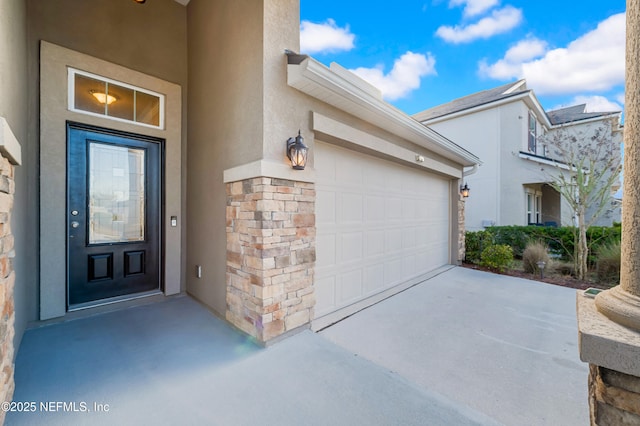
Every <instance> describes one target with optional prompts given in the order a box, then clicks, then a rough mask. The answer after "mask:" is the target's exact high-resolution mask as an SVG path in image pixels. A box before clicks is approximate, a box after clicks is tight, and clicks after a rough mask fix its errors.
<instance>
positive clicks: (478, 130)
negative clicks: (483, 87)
mask: <svg viewBox="0 0 640 426" xmlns="http://www.w3.org/2000/svg"><path fill="white" fill-rule="evenodd" d="M501 119H502V117H501V114H500V110H499V109H498V108H494V109H488V110H484V111H481V112H478V113H475V114H469V115H464V116H462V117H457V118H453V119H450V120H447V121H443V122H439V123H435V124H432V125H429V127H431V128H432V129H433V130H435V131H437V132H438V133H440V134H442V135H444V136H445V137H447V138H448V139H450V140H452V141H453V142H454V143H457V144H458V145H460V146H462V147H464V148H465V149H467V150H469V151H470V152H473V153H476V154H477V155H478V156H479V157H480V160H481V161H482V162H483V164H482V166H480V167H479V168H478V171H477V172H476V173H474V174H472V175H470V176H468V177H467V178H464V179H463V180H464V182H467V183H468V185H469V187H470V188H471V195H470V196H469V198H467V199H466V200H465V216H466V220H465V224H466V228H467V230H469V231H477V230H482V229H484V228H483V226H482V224H483V221H495V222H496V223H497V222H498V221H499V220H500V216H499V215H500V211H499V209H498V206H499V205H500V195H501V194H500V191H499V185H500V182H499V170H500V167H501V161H502V157H501V150H500V146H499V142H500V141H501V140H502V138H504V136H503V134H502V129H501Z"/></svg>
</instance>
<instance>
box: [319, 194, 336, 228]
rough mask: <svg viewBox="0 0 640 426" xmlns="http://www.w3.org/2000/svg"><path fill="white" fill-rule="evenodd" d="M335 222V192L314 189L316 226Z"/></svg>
mask: <svg viewBox="0 0 640 426" xmlns="http://www.w3.org/2000/svg"><path fill="white" fill-rule="evenodd" d="M335 223H336V193H335V192H334V191H330V190H316V226H322V225H330V224H335Z"/></svg>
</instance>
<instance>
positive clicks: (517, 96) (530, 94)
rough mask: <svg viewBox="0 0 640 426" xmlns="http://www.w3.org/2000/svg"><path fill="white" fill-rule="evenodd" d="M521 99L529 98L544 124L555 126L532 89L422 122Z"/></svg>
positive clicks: (448, 118) (457, 115)
mask: <svg viewBox="0 0 640 426" xmlns="http://www.w3.org/2000/svg"><path fill="white" fill-rule="evenodd" d="M520 100H523V101H525V103H527V100H528V101H529V102H528V104H529V106H530V107H531V108H533V109H534V110H535V111H536V113H537V115H538V117H540V118H541V120H542V121H543V124H544V125H545V126H546V127H547V128H551V127H553V125H552V124H551V122H550V121H549V117H548V116H547V113H546V112H545V111H544V109H543V108H542V105H540V102H539V101H538V99H537V98H536V95H535V94H534V93H533V91H532V90H527V91H526V92H521V93H517V94H514V95H513V96H508V97H506V98H501V99H498V100H496V101H491V102H486V103H483V104H480V105H476V106H474V107H470V108H466V109H462V110H460V111H457V112H453V113H451V114H444V115H441V116H439V117H435V118H431V119H427V120H423V121H422V123H425V124H427V125H429V124H436V123H440V122H442V121H447V120H450V119H452V118H458V117H462V116H464V115H468V114H474V113H476V112H479V111H484V110H487V109H490V108H495V107H497V106H502V105H506V104H510V103H513V102H516V101H520ZM419 114H420V113H418V114H416V116H417V115H419Z"/></svg>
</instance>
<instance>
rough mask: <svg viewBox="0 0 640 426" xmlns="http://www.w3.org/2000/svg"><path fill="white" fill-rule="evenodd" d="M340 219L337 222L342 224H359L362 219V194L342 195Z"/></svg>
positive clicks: (349, 193) (350, 193)
mask: <svg viewBox="0 0 640 426" xmlns="http://www.w3.org/2000/svg"><path fill="white" fill-rule="evenodd" d="M341 201H342V202H341V208H340V212H341V214H340V217H339V218H338V221H339V222H340V223H342V224H345V225H346V224H350V223H356V224H358V225H359V224H361V223H362V219H363V217H364V197H363V196H362V194H357V193H352V192H347V193H344V194H342V198H341Z"/></svg>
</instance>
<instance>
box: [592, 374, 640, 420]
mask: <svg viewBox="0 0 640 426" xmlns="http://www.w3.org/2000/svg"><path fill="white" fill-rule="evenodd" d="M589 369H590V371H589V406H590V409H591V424H592V425H640V377H636V376H630V375H628V374H623V373H620V372H619V371H615V370H609V369H608V368H604V367H600V366H597V365H594V364H591V365H590V366H589Z"/></svg>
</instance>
